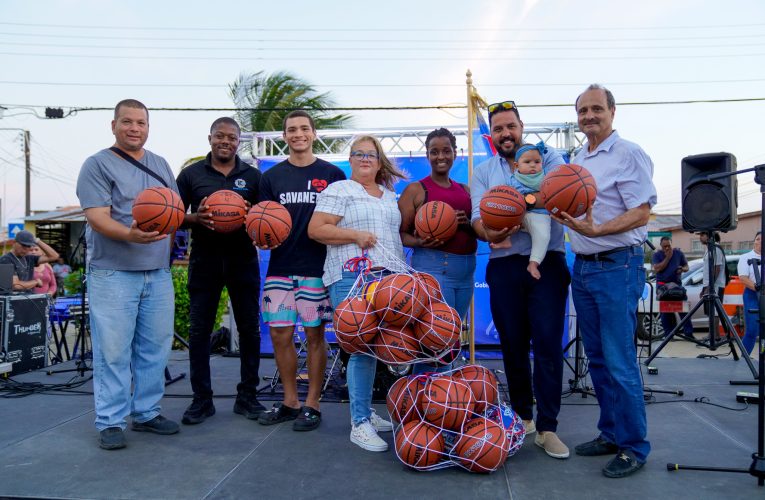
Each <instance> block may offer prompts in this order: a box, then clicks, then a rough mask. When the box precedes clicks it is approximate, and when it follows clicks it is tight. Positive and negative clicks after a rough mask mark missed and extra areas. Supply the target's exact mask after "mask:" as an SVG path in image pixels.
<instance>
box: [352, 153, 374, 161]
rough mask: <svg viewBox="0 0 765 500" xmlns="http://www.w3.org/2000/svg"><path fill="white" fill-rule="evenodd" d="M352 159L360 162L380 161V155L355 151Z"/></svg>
mask: <svg viewBox="0 0 765 500" xmlns="http://www.w3.org/2000/svg"><path fill="white" fill-rule="evenodd" d="M351 158H353V159H354V160H358V161H361V160H366V159H367V158H368V159H370V160H379V159H380V155H378V154H377V153H362V152H361V151H354V152H352V153H351Z"/></svg>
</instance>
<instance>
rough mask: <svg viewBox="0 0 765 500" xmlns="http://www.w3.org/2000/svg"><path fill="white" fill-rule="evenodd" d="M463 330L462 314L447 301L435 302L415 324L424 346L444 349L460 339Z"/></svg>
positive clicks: (415, 331) (416, 333) (418, 336)
mask: <svg viewBox="0 0 765 500" xmlns="http://www.w3.org/2000/svg"><path fill="white" fill-rule="evenodd" d="M461 331H462V322H461V321H460V316H459V314H457V311H455V310H454V309H453V308H452V307H450V306H449V304H447V303H446V302H433V303H432V304H431V306H430V310H426V311H425V312H423V313H422V316H421V317H420V320H419V321H418V322H416V323H415V324H414V333H415V335H416V336H417V339H418V340H419V341H420V344H422V346H423V347H425V348H427V349H430V350H431V351H435V352H439V351H443V350H444V349H446V348H447V347H451V346H452V345H453V344H454V343H455V342H457V341H459V338H460V332H461Z"/></svg>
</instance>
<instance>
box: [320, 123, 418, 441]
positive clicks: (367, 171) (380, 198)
mask: <svg viewBox="0 0 765 500" xmlns="http://www.w3.org/2000/svg"><path fill="white" fill-rule="evenodd" d="M350 162H351V178H350V179H349V180H345V181H338V182H334V183H332V184H330V185H329V186H327V188H326V189H325V190H324V191H322V192H321V193H320V194H319V196H318V197H317V199H316V209H315V210H314V213H313V217H312V218H311V222H310V223H309V225H308V236H310V237H311V238H313V239H314V240H316V241H319V242H321V243H324V244H325V245H327V259H326V261H325V263H324V276H323V280H324V285H325V286H327V287H328V288H329V296H330V301H331V302H332V306H333V307H337V304H338V303H340V302H341V301H342V300H343V299H345V297H346V295H348V292H349V291H350V290H351V288H352V287H353V283H354V282H355V280H356V276H357V274H356V273H351V272H348V271H343V265H344V264H345V263H346V262H347V261H348V260H349V259H352V258H354V257H359V256H361V254H362V252H363V251H366V252H367V254H368V257H369V259H370V260H371V261H372V265H374V266H376V267H384V268H387V269H389V270H392V271H403V270H404V269H400V266H401V264H400V262H403V260H404V251H403V246H402V245H401V237H400V236H399V227H400V225H401V214H400V213H399V210H398V205H397V203H396V193H395V192H394V191H393V185H394V184H395V183H396V181H397V180H398V179H403V178H404V174H402V173H401V172H400V171H398V170H397V169H396V167H395V166H394V165H393V163H392V162H391V161H390V159H388V157H386V156H385V153H384V152H383V150H382V146H381V145H380V142H379V141H378V140H377V139H376V138H374V137H372V136H362V137H358V138H357V139H356V140H355V141H354V142H353V144H352V145H351V155H350ZM391 256H392V257H394V258H395V259H392V258H391ZM376 365H377V360H376V359H375V358H373V357H371V356H368V355H364V354H352V355H351V358H350V360H349V361H348V369H347V372H346V373H347V379H348V394H349V397H350V403H351V404H350V406H351V423H352V424H353V428H352V430H351V442H353V443H355V444H357V445H358V446H360V447H361V448H364V449H365V450H369V451H385V450H387V449H388V444H387V443H386V442H385V441H384V440H382V439H381V438H380V437H379V436H378V435H377V432H378V431H390V430H392V429H393V426H392V425H391V423H390V422H388V421H386V420H384V419H382V418H381V417H380V416H378V415H377V414H376V413H375V412H374V410H372V386H373V384H374V378H375V367H376Z"/></svg>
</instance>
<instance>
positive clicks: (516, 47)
mask: <svg viewBox="0 0 765 500" xmlns="http://www.w3.org/2000/svg"><path fill="white" fill-rule="evenodd" d="M468 69H469V70H470V71H471V72H472V74H473V81H474V85H475V86H476V88H477V90H478V92H479V93H480V94H481V95H482V96H483V97H484V98H485V99H486V100H487V101H488V102H496V101H501V100H505V99H512V100H514V101H515V102H516V103H517V104H518V106H519V108H520V111H521V117H522V119H523V121H524V122H525V123H526V124H527V125H529V124H534V123H551V122H552V123H560V122H573V121H575V120H576V115H575V111H574V108H573V102H574V100H575V98H576V96H577V95H578V94H579V93H581V92H582V91H583V90H584V88H585V87H586V86H587V85H588V84H590V83H592V82H598V83H601V84H603V85H605V86H606V87H608V88H609V89H611V91H612V92H613V93H614V96H615V98H616V102H617V108H616V117H615V120H614V127H615V128H616V129H617V130H618V132H619V134H620V135H621V136H622V137H623V138H625V139H628V140H630V141H633V142H636V143H637V144H639V145H640V146H641V147H642V148H643V149H644V150H645V151H646V152H647V153H648V154H649V156H651V158H652V159H653V162H654V166H655V170H654V183H655V185H656V187H657V191H658V200H659V203H658V204H657V206H656V207H655V211H656V212H660V213H679V212H680V198H681V186H680V164H681V160H682V158H684V157H686V156H689V155H694V154H701V153H711V152H720V151H725V152H729V153H732V154H734V155H735V156H736V158H737V162H738V169H739V170H741V169H744V168H750V167H753V166H755V165H758V164H762V163H765V146H763V145H762V143H763V141H762V131H761V124H762V121H763V120H762V118H763V116H765V100H756V99H764V98H765V2H762V1H761V0H730V1H728V2H724V3H722V2H719V1H706V0H699V1H690V0H672V1H667V0H643V1H640V2H635V1H623V0H588V1H587V2H583V1H581V0H579V1H575V0H570V1H567V0H498V1H482V0H471V1H465V0H440V1H427V0H425V1H417V2H412V1H408V0H407V1H403V0H388V1H386V2H383V3H372V2H359V1H356V2H349V1H345V0H337V1H334V0H333V1H327V2H315V1H304V0H293V1H291V2H289V3H288V4H281V3H280V2H261V1H252V0H250V1H239V0H229V1H226V2H223V3H214V2H196V1H189V0H187V1H184V2H180V1H175V0H169V1H166V0H163V1H156V0H154V1H151V2H149V1H146V0H133V1H131V2H120V1H113V0H90V1H86V0H66V1H64V0H60V1H53V0H35V1H33V2H32V1H29V0H2V1H0V106H3V107H4V108H6V109H5V110H4V113H3V116H2V117H1V118H0V181H1V182H2V186H1V187H0V198H2V216H1V218H2V220H0V223H2V227H3V228H5V227H6V225H7V223H8V222H13V221H20V220H21V218H22V217H23V213H24V157H23V143H22V141H21V139H20V137H21V134H20V132H19V129H23V130H28V131H29V132H30V134H31V144H30V149H31V158H32V160H31V163H32V169H33V176H32V197H31V208H32V210H53V209H55V208H56V207H58V206H65V205H76V204H77V203H78V201H77V197H76V194H75V183H76V178H77V174H78V172H79V170H80V167H81V165H82V162H83V161H84V160H85V159H86V158H87V157H88V156H90V155H91V154H93V153H95V152H96V151H98V150H100V149H102V148H105V147H109V146H110V145H112V143H113V136H112V135H111V130H110V121H111V119H112V113H111V111H84V110H81V111H78V112H76V113H73V114H71V115H69V116H68V117H66V118H64V119H60V120H49V119H41V118H39V116H44V108H45V107H46V106H51V107H61V108H63V109H64V111H65V113H69V111H70V110H72V109H74V108H88V107H104V108H113V106H114V105H115V104H116V103H117V102H118V101H119V100H121V99H124V98H136V99H139V100H141V101H142V102H144V103H145V104H146V105H147V106H149V108H160V107H182V108H211V107H222V108H229V107H233V102H232V101H231V99H230V97H229V95H228V84H229V83H231V82H233V81H234V80H235V79H236V78H237V76H238V75H239V74H241V73H243V72H248V73H254V72H257V71H261V70H263V71H265V72H266V73H271V72H275V71H281V70H286V71H290V72H292V73H294V74H296V75H297V76H299V77H301V78H303V79H305V80H307V81H308V82H310V83H312V84H313V85H315V86H316V87H317V89H318V90H320V91H322V92H325V91H329V92H331V93H332V95H333V97H334V100H335V102H336V104H337V105H338V106H348V107H356V106H364V107H367V106H437V105H446V104H465V102H466V91H465V73H466V71H467V70H468ZM688 100H699V101H715V100H723V101H731V100H739V102H702V103H692V104H671V103H672V102H677V101H688ZM647 102H665V103H666V102H669V103H670V104H650V105H649V104H639V105H629V104H627V103H647ZM555 104H562V105H565V106H550V107H538V106H539V105H555ZM232 114H233V113H232V112H209V111H204V112H202V111H200V112H181V111H152V112H151V116H150V125H151V130H150V135H149V140H148V142H147V144H146V147H147V148H148V149H150V150H152V151H154V152H155V153H158V154H160V155H162V156H164V157H165V158H166V159H167V160H168V162H169V163H170V165H171V167H172V168H173V170H174V172H175V173H176V174H177V173H178V171H179V170H180V166H181V165H182V164H183V162H184V161H185V160H186V159H188V158H191V157H194V156H198V155H202V154H205V153H206V152H207V151H208V150H209V146H208V143H207V134H208V132H209V125H210V123H211V122H212V121H213V120H214V119H215V118H217V117H219V116H223V115H229V116H231V115H232ZM352 114H353V115H354V122H353V125H354V127H357V128H378V127H392V128H396V127H413V126H422V127H434V128H435V127H437V126H447V127H448V126H459V125H461V126H464V125H465V124H466V114H467V112H466V110H462V109H456V110H448V111H442V110H419V111H363V112H352ZM2 129H12V130H2ZM740 177H741V178H740V179H739V213H745V212H750V211H753V210H758V209H759V208H760V196H759V187H758V186H757V185H756V184H754V182H753V179H754V174H751V173H750V174H744V175H742V176H740Z"/></svg>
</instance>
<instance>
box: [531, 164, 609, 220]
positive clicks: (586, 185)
mask: <svg viewBox="0 0 765 500" xmlns="http://www.w3.org/2000/svg"><path fill="white" fill-rule="evenodd" d="M539 192H540V194H541V195H542V202H543V203H544V204H545V208H546V209H547V211H548V212H550V213H551V214H552V215H556V214H558V213H560V212H566V213H567V214H569V215H570V216H571V217H579V216H580V215H582V214H584V213H585V212H587V209H588V208H590V207H591V206H592V204H593V203H594V202H595V196H596V195H597V193H598V188H597V186H596V185H595V179H594V178H593V177H592V174H590V172H589V171H587V169H586V168H584V167H580V166H579V165H574V164H570V165H561V166H559V167H557V168H556V169H555V170H553V171H552V172H550V173H549V174H547V175H545V178H544V180H542V185H541V187H540V188H539Z"/></svg>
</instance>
